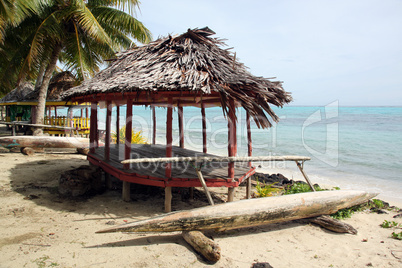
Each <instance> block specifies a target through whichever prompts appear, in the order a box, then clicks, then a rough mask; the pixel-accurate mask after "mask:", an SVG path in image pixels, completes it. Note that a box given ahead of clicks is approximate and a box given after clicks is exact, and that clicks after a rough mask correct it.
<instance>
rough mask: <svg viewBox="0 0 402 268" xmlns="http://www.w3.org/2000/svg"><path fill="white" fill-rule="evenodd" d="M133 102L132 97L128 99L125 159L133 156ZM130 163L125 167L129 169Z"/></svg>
mask: <svg viewBox="0 0 402 268" xmlns="http://www.w3.org/2000/svg"><path fill="white" fill-rule="evenodd" d="M132 119H133V102H132V99H127V109H126V139H125V143H124V159H126V160H128V159H130V158H131V137H132V131H133V130H132V129H133V120H132ZM129 168H130V165H129V164H128V165H124V169H129Z"/></svg>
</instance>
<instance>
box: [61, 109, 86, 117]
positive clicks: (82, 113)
mask: <svg viewBox="0 0 402 268" xmlns="http://www.w3.org/2000/svg"><path fill="white" fill-rule="evenodd" d="M82 110H83V108H81V110H80V111H81V116H80V117H81V118H82V116H83V115H84V112H83V111H82ZM54 111H55V113H56V107H54Z"/></svg>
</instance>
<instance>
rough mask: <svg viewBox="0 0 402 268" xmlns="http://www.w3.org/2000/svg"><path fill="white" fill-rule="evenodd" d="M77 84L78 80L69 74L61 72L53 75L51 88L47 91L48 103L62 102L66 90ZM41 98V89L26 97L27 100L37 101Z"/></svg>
mask: <svg viewBox="0 0 402 268" xmlns="http://www.w3.org/2000/svg"><path fill="white" fill-rule="evenodd" d="M75 83H76V78H75V77H74V75H73V74H72V73H71V72H69V71H65V72H60V73H57V74H55V75H53V77H52V79H51V80H50V83H49V87H48V90H47V96H46V100H47V101H62V98H61V94H62V93H63V92H65V91H66V90H68V89H70V88H72V87H73V86H74V85H75ZM38 97H39V89H38V90H35V91H33V92H32V93H31V94H29V95H28V96H26V98H25V100H26V101H27V100H29V101H37V100H38Z"/></svg>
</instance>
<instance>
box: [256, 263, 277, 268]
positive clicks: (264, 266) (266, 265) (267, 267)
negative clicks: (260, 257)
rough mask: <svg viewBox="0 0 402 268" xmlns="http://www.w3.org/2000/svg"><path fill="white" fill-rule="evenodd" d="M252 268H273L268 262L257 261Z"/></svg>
mask: <svg viewBox="0 0 402 268" xmlns="http://www.w3.org/2000/svg"><path fill="white" fill-rule="evenodd" d="M251 268H273V267H272V266H271V264H269V263H268V262H255V263H253V265H252V266H251Z"/></svg>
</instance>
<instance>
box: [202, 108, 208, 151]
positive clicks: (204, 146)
mask: <svg viewBox="0 0 402 268" xmlns="http://www.w3.org/2000/svg"><path fill="white" fill-rule="evenodd" d="M201 115H202V152H203V153H205V154H206V153H207V119H206V117H205V105H204V103H202V104H201Z"/></svg>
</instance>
